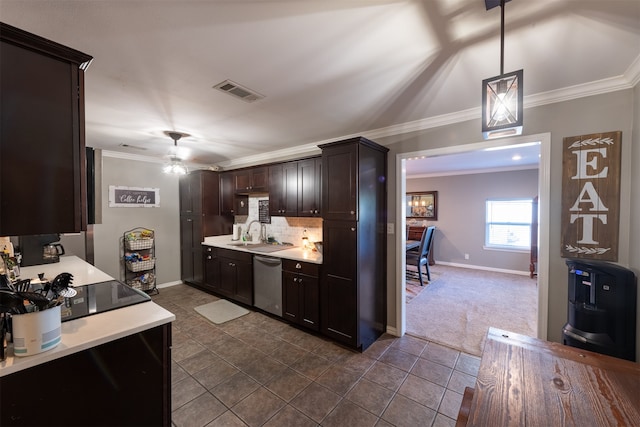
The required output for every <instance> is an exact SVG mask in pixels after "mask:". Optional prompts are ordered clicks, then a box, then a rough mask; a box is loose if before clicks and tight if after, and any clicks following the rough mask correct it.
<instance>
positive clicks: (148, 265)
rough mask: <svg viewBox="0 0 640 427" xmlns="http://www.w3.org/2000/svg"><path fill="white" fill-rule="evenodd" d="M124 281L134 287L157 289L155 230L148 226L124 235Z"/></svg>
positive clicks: (148, 289)
mask: <svg viewBox="0 0 640 427" xmlns="http://www.w3.org/2000/svg"><path fill="white" fill-rule="evenodd" d="M121 250H122V262H123V269H122V270H123V276H124V277H123V281H124V282H125V283H126V284H127V285H129V286H131V287H132V288H136V289H139V290H141V291H145V292H147V293H148V292H152V291H155V292H156V293H159V291H158V288H157V287H156V271H155V267H156V258H155V232H154V231H153V230H151V229H148V228H141V227H138V228H134V229H132V230H129V231H126V232H125V233H124V234H123V236H122V248H121Z"/></svg>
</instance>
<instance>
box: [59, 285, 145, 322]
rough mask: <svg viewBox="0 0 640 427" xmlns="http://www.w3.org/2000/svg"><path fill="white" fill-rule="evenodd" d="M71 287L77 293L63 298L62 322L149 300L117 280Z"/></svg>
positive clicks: (141, 293) (143, 294)
mask: <svg viewBox="0 0 640 427" xmlns="http://www.w3.org/2000/svg"><path fill="white" fill-rule="evenodd" d="M73 289H75V290H76V291H77V292H78V293H77V295H76V296H74V297H71V298H65V301H64V304H63V305H62V307H61V308H62V310H61V317H62V321H63V322H66V321H67V320H74V319H78V318H80V317H85V316H90V315H92V314H98V313H104V312H105V311H110V310H115V309H117V308H122V307H127V306H129V305H134V304H140V303H142V302H146V301H151V297H150V296H149V295H147V294H145V293H144V292H142V291H139V290H137V289H134V288H132V287H130V286H127V285H125V284H124V283H122V282H119V281H117V280H108V281H106V282H99V283H92V284H90V285H84V286H75V287H74V288H73Z"/></svg>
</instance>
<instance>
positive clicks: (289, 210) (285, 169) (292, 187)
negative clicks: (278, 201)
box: [282, 162, 298, 216]
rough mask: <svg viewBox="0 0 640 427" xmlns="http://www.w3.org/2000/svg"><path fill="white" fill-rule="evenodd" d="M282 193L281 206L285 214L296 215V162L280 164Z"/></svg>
mask: <svg viewBox="0 0 640 427" xmlns="http://www.w3.org/2000/svg"><path fill="white" fill-rule="evenodd" d="M282 175H283V185H284V189H283V194H282V206H283V208H284V215H285V216H297V215H298V164H297V162H287V163H283V164H282Z"/></svg>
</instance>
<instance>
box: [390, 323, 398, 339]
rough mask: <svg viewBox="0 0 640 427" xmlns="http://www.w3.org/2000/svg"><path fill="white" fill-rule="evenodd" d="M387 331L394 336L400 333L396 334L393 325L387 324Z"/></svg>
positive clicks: (396, 331)
mask: <svg viewBox="0 0 640 427" xmlns="http://www.w3.org/2000/svg"><path fill="white" fill-rule="evenodd" d="M387 333H388V334H389V335H393V336H394V337H398V336H400V335H398V330H397V329H396V328H394V327H393V326H388V325H387Z"/></svg>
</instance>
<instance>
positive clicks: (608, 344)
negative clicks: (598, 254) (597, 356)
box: [562, 260, 636, 362]
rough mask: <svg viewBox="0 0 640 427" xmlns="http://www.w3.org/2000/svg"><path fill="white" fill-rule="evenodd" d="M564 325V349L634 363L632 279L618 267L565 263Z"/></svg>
mask: <svg viewBox="0 0 640 427" xmlns="http://www.w3.org/2000/svg"><path fill="white" fill-rule="evenodd" d="M567 266H568V267H569V312H568V316H567V317H568V322H567V324H566V325H564V327H563V328H562V340H563V343H564V344H566V345H570V346H572V347H578V348H582V349H585V350H589V351H594V352H597V353H601V354H606V355H609V356H614V357H618V358H621V359H627V360H631V361H634V362H635V359H636V277H635V275H634V274H633V272H632V271H631V270H628V269H626V268H624V267H620V266H619V265H615V264H611V263H607V262H602V261H590V260H567Z"/></svg>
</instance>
